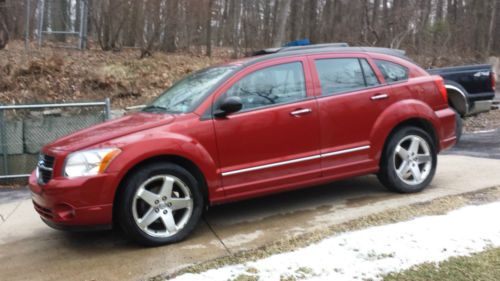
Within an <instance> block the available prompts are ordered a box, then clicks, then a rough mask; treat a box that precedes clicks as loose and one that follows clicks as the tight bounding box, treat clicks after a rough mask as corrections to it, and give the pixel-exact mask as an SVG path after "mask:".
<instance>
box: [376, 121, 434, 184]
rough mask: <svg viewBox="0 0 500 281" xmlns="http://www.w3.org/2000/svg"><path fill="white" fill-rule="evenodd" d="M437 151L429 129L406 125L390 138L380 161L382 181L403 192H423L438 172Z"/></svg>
mask: <svg viewBox="0 0 500 281" xmlns="http://www.w3.org/2000/svg"><path fill="white" fill-rule="evenodd" d="M436 165H437V153H436V148H435V145H434V142H433V141H432V138H431V137H430V136H429V134H428V133H427V132H425V131H424V130H422V129H419V128H416V127H402V128H401V129H399V130H397V131H396V132H395V133H394V134H392V135H391V137H390V138H389V142H388V143H387V145H386V147H385V149H384V152H383V154H382V159H381V161H380V172H379V174H378V178H379V180H380V182H381V183H382V184H383V185H384V186H386V187H387V188H388V189H389V190H391V191H394V192H399V193H414V192H419V191H422V190H423V189H424V188H426V187H427V186H428V185H429V183H430V182H431V181H432V179H433V177H434V174H435V172H436Z"/></svg>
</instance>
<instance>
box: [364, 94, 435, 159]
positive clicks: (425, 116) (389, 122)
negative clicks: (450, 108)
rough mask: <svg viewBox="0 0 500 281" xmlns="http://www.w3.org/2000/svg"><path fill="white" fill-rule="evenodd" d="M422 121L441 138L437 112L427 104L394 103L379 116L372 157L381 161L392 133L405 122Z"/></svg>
mask: <svg viewBox="0 0 500 281" xmlns="http://www.w3.org/2000/svg"><path fill="white" fill-rule="evenodd" d="M412 119H420V120H424V121H426V122H428V123H429V124H431V125H432V128H433V129H434V133H435V135H436V137H438V136H439V134H437V132H436V128H439V119H438V117H437V116H436V114H435V112H434V111H433V110H432V108H430V106H428V105H427V104H426V103H424V102H422V101H419V100H413V99H411V100H403V101H399V102H396V103H393V104H392V105H390V106H389V107H387V108H386V109H384V111H383V112H382V114H380V115H379V117H378V119H377V120H376V121H375V125H374V126H373V129H372V131H371V133H370V143H371V146H372V149H371V151H372V152H371V153H372V155H370V157H371V158H372V159H375V160H376V161H379V160H380V157H381V154H382V151H383V149H384V145H385V143H386V140H387V138H388V137H389V135H390V133H391V132H392V131H393V130H394V129H395V128H396V127H397V126H398V125H400V124H402V123H403V122H406V121H409V120H412Z"/></svg>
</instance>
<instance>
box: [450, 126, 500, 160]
mask: <svg viewBox="0 0 500 281" xmlns="http://www.w3.org/2000/svg"><path fill="white" fill-rule="evenodd" d="M444 154H451V155H467V156H473V157H483V158H491V159H500V128H499V129H496V130H488V131H482V132H476V133H468V134H464V135H463V136H462V139H461V140H460V142H459V143H458V144H457V145H456V146H455V147H453V148H452V149H450V150H448V151H446V152H444Z"/></svg>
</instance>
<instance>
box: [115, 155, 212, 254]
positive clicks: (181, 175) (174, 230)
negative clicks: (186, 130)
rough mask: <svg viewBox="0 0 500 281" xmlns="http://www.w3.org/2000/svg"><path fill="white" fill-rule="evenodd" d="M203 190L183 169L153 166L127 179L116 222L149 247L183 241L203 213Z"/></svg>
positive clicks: (168, 165) (155, 164) (162, 164)
mask: <svg viewBox="0 0 500 281" xmlns="http://www.w3.org/2000/svg"><path fill="white" fill-rule="evenodd" d="M201 188H202V186H201V185H200V183H199V182H198V180H197V179H196V178H195V177H194V176H193V175H192V174H191V173H189V172H188V171H187V170H185V169H184V168H183V167H180V166H178V165H175V164H171V163H152V164H149V165H146V166H144V167H142V168H140V169H139V170H138V171H135V172H134V173H133V174H131V175H130V177H129V178H128V179H126V182H125V186H124V190H123V194H122V195H121V196H120V201H121V202H120V205H119V207H118V211H119V212H118V219H119V222H120V224H121V226H122V228H123V229H124V230H125V232H126V233H127V234H128V235H129V236H130V237H131V238H133V239H135V240H136V241H138V242H140V243H142V244H144V245H149V246H157V245H163V244H167V243H173V242H177V241H180V240H182V239H183V238H184V237H186V236H187V235H188V234H189V233H190V232H192V231H193V229H194V228H195V226H196V224H197V223H198V221H199V219H200V217H201V213H202V210H203V203H204V201H203V197H202V193H201Z"/></svg>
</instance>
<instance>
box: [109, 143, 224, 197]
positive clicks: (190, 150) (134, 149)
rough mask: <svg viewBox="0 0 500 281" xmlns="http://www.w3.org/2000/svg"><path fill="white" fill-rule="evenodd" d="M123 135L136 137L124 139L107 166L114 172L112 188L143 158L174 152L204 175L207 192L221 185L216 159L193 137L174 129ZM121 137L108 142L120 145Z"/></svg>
mask: <svg viewBox="0 0 500 281" xmlns="http://www.w3.org/2000/svg"><path fill="white" fill-rule="evenodd" d="M126 138H135V139H134V140H133V141H131V140H126V143H127V145H125V146H122V147H121V148H122V153H120V154H119V155H118V156H117V157H116V158H115V159H113V161H112V162H111V164H110V166H109V167H108V169H107V172H109V173H116V174H117V177H116V182H115V184H114V187H113V188H114V189H115V190H114V191H116V188H118V185H119V184H120V182H121V181H122V179H123V178H124V177H125V175H126V174H127V173H128V172H129V171H130V170H131V169H132V168H133V167H135V166H136V165H138V164H139V163H141V162H143V161H145V160H148V159H151V158H154V157H159V156H177V157H181V158H184V159H186V160H189V161H191V162H192V163H193V164H195V165H196V166H197V167H198V168H199V169H200V171H201V172H202V173H203V176H204V177H205V180H206V182H207V187H208V192H209V194H210V193H212V192H215V190H216V189H217V188H218V187H219V186H220V178H219V177H218V175H217V165H216V162H215V159H213V158H212V156H211V155H210V153H208V151H207V150H206V149H205V148H204V147H203V146H202V145H201V144H200V143H199V142H198V141H196V140H195V139H192V138H189V137H187V136H183V135H179V134H175V133H170V134H168V136H165V137H159V136H156V137H155V136H151V135H148V136H147V135H145V136H134V135H131V136H128V137H126ZM123 141H124V140H120V139H118V140H116V141H114V142H116V144H115V145H113V144H111V143H110V144H109V145H110V146H118V147H120V145H119V143H123ZM113 193H114V192H113ZM209 196H210V195H209Z"/></svg>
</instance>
